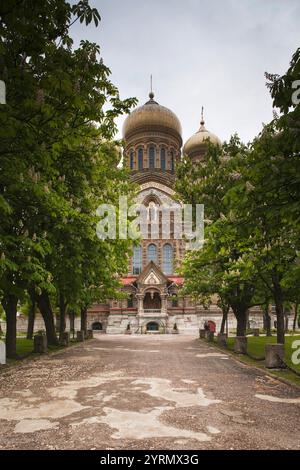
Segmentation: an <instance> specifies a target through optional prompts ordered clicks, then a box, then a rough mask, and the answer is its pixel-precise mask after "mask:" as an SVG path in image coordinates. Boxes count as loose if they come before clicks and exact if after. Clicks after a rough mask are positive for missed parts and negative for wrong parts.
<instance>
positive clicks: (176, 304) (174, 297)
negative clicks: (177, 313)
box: [172, 294, 178, 307]
mask: <svg viewBox="0 0 300 470" xmlns="http://www.w3.org/2000/svg"><path fill="white" fill-rule="evenodd" d="M172 307H178V298H177V295H176V294H172Z"/></svg>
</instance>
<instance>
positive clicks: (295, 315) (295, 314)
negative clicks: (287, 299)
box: [293, 302, 298, 331]
mask: <svg viewBox="0 0 300 470" xmlns="http://www.w3.org/2000/svg"><path fill="white" fill-rule="evenodd" d="M297 316H298V302H296V303H295V312H294V321H293V331H296V323H297Z"/></svg>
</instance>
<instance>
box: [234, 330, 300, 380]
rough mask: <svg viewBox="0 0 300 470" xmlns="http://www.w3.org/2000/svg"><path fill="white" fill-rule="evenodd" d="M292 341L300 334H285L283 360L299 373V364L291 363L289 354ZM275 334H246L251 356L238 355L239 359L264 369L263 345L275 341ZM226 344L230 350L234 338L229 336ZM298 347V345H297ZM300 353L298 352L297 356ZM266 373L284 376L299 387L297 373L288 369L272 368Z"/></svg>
mask: <svg viewBox="0 0 300 470" xmlns="http://www.w3.org/2000/svg"><path fill="white" fill-rule="evenodd" d="M294 341H300V335H299V334H295V335H292V336H286V337H285V362H286V364H287V365H288V366H289V367H291V368H292V369H293V370H294V371H296V372H297V373H298V374H299V373H300V364H293V363H292V361H291V356H292V354H293V352H294V351H295V349H292V343H293V342H294ZM276 342H277V341H276V336H271V337H266V336H258V337H257V336H248V352H249V354H250V356H252V357H251V358H250V357H249V356H247V355H239V356H238V357H239V359H240V360H241V361H242V362H245V363H247V364H253V365H255V366H257V367H259V368H261V369H264V370H266V369H265V367H264V361H263V360H262V359H263V358H264V357H265V345H266V344H267V343H276ZM227 345H228V348H227V349H229V350H230V351H233V345H234V338H233V337H229V338H228V339H227ZM298 347H299V346H298ZM299 357H300V355H299V354H298V358H299ZM254 358H257V359H261V360H255V359H254ZM268 373H269V374H271V375H275V376H278V377H281V378H284V379H285V380H288V381H290V382H293V383H295V384H296V385H298V387H300V377H299V375H297V374H295V373H294V372H292V371H291V370H289V369H283V370H277V369H276V370H273V369H268Z"/></svg>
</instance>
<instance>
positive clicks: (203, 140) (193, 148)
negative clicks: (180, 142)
mask: <svg viewBox="0 0 300 470" xmlns="http://www.w3.org/2000/svg"><path fill="white" fill-rule="evenodd" d="M202 113H203V111H202ZM204 124H205V123H204V120H203V115H202V119H201V122H200V128H199V130H198V131H197V132H196V134H194V135H192V137H190V138H189V139H188V140H187V141H186V143H185V144H184V147H183V154H184V155H187V156H192V155H195V154H197V153H198V152H199V153H203V151H204V149H205V147H207V140H209V141H210V142H211V143H212V144H214V145H221V144H222V142H221V140H220V139H219V137H217V136H216V135H215V134H213V133H212V132H210V131H208V130H207V129H206V128H205V125H204Z"/></svg>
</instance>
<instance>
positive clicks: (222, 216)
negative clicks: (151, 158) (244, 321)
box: [177, 49, 300, 342]
mask: <svg viewBox="0 0 300 470" xmlns="http://www.w3.org/2000/svg"><path fill="white" fill-rule="evenodd" d="M267 78H268V80H269V84H268V86H269V88H270V90H271V94H272V98H273V100H274V105H275V106H277V107H279V109H280V111H281V112H282V113H283V114H282V115H281V116H280V117H277V116H275V117H274V120H273V121H272V122H271V123H270V124H269V125H267V126H265V127H264V128H263V130H262V132H261V133H260V135H259V136H258V137H257V138H256V139H254V141H253V142H252V143H251V144H249V145H248V146H245V145H243V144H242V143H241V142H240V140H239V139H238V137H237V136H233V137H232V138H231V140H230V141H229V143H225V144H224V145H223V146H221V147H213V146H211V145H209V148H208V152H207V154H206V155H205V156H204V157H203V160H202V161H201V162H200V163H199V162H198V163H194V162H191V161H188V160H187V159H185V160H184V161H183V162H182V163H181V164H180V165H179V168H178V175H179V178H178V182H177V192H178V195H179V198H182V199H183V201H184V202H187V203H192V204H194V205H195V204H197V203H202V204H204V207H205V223H206V228H205V244H204V247H203V249H202V250H199V251H195V252H191V253H188V255H187V257H186V260H185V264H184V270H183V271H184V275H185V278H186V285H185V291H186V293H190V294H192V295H194V296H195V298H197V299H198V300H200V301H201V303H202V304H203V305H204V306H208V305H209V303H210V302H211V296H212V295H214V294H217V296H218V299H219V301H218V302H219V305H220V306H222V305H224V304H225V305H226V304H228V305H230V306H231V308H232V309H233V311H234V313H235V314H236V316H237V319H238V320H239V318H238V317H239V316H241V315H240V313H239V312H241V311H243V310H245V308H249V307H250V306H252V305H259V304H264V303H265V304H268V303H270V302H273V303H274V304H275V306H276V313H277V323H278V341H280V342H283V341H284V309H285V305H286V304H287V303H289V302H296V303H297V302H299V292H300V289H299V287H300V277H299V275H300V270H299V266H300V259H299V252H300V251H299V248H300V243H299V242H300V239H299V234H300V230H299V223H300V206H299V199H300V194H299V188H300V180H299V175H300V172H299V169H300V165H299V163H300V161H299V159H300V125H299V122H300V114H299V113H300V106H299V105H295V104H294V103H293V102H292V98H291V97H292V92H293V91H294V89H293V82H294V81H295V80H299V78H300V50H299V49H298V50H297V51H296V53H295V54H294V55H293V58H292V61H291V64H290V68H289V70H288V71H287V73H286V74H285V75H284V76H282V77H279V76H277V75H270V74H267Z"/></svg>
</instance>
